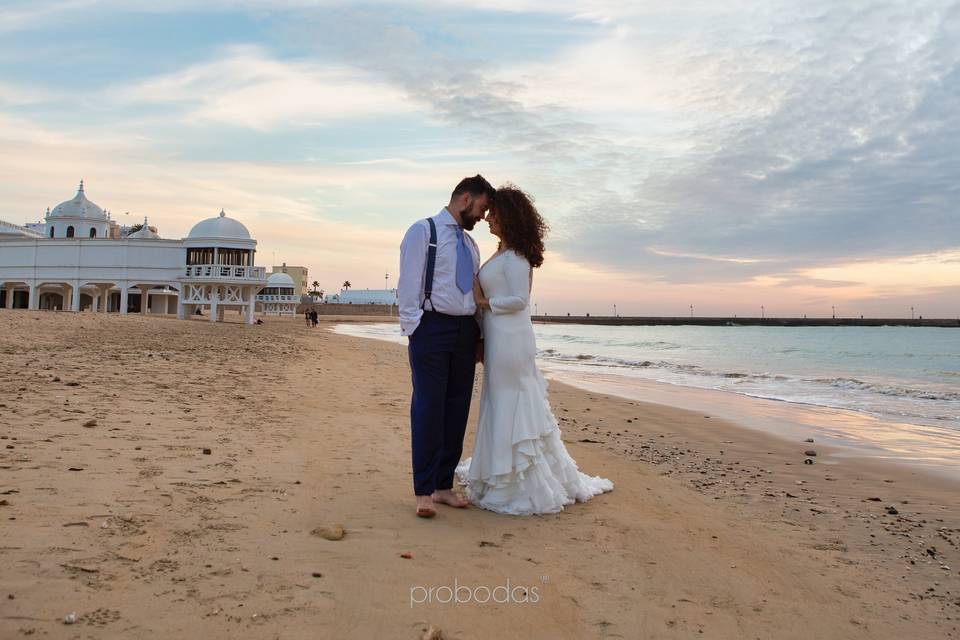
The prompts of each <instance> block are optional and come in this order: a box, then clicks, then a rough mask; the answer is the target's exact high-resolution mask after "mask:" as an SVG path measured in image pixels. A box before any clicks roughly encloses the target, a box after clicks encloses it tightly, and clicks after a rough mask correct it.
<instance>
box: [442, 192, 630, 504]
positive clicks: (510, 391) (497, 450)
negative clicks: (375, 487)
mask: <svg viewBox="0 0 960 640" xmlns="http://www.w3.org/2000/svg"><path fill="white" fill-rule="evenodd" d="M487 222H488V224H489V225H490V233H492V234H493V235H495V236H497V237H498V238H500V246H499V249H498V251H497V252H496V253H495V254H494V255H493V256H491V257H490V259H489V260H487V261H486V263H484V265H483V266H482V267H481V269H480V274H479V282H474V287H473V291H474V296H475V297H476V301H477V307H478V308H479V309H481V313H482V314H483V335H484V359H483V364H484V366H483V391H482V392H481V395H480V420H479V423H478V425H477V433H476V439H475V441H474V445H473V456H472V457H471V458H468V459H466V460H464V461H462V462H461V463H460V464H459V465H458V466H457V476H458V477H459V479H460V482H461V483H463V484H465V485H466V492H467V497H468V498H469V499H470V501H471V502H472V503H473V504H475V505H477V506H479V507H482V508H484V509H489V510H491V511H497V512H499V513H506V514H511V515H532V514H538V513H556V512H558V511H562V510H563V508H564V506H566V505H569V504H573V503H574V502H575V501H580V502H585V501H586V500H589V499H590V498H591V497H593V496H595V495H598V494H600V493H603V492H605V491H610V490H612V489H613V483H612V482H611V481H610V480H607V479H605V478H600V477H593V476H588V475H586V474H584V473H581V472H580V471H579V470H578V469H577V463H576V462H574V460H573V458H571V457H570V454H569V453H567V449H566V447H565V446H564V444H563V441H562V440H561V439H560V428H559V427H558V425H557V420H556V418H555V417H554V415H553V412H552V411H551V409H550V404H549V401H548V399H547V383H546V381H545V380H544V378H543V376H542V375H541V374H540V371H539V369H537V365H536V362H535V360H534V358H535V357H536V354H537V345H536V340H535V338H534V335H533V324H532V323H531V321H530V287H531V284H532V281H533V267H539V266H540V265H541V264H543V236H544V233H545V231H546V228H547V227H546V224H545V223H544V221H543V218H541V217H540V214H539V213H538V212H537V209H536V207H534V205H533V202H532V201H531V199H530V198H529V197H528V196H527V195H526V194H525V193H524V192H523V191H521V190H520V189H518V188H516V187H513V186H509V185H508V186H506V187H501V188H500V189H498V190H497V195H496V198H495V199H494V204H493V206H492V207H491V209H490V212H489V213H488V214H487Z"/></svg>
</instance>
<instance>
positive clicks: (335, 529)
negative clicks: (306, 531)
mask: <svg viewBox="0 0 960 640" xmlns="http://www.w3.org/2000/svg"><path fill="white" fill-rule="evenodd" d="M310 533H312V534H313V535H315V536H320V537H321V538H323V539H324V540H342V539H343V536H345V535H347V532H346V530H345V529H344V528H343V525H342V524H335V525H333V526H332V527H317V528H316V529H314V530H313V531H311V532H310Z"/></svg>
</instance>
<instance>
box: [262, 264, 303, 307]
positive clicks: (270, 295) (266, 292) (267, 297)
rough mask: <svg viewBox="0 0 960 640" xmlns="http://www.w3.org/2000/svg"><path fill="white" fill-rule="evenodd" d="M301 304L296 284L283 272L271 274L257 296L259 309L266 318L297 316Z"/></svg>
mask: <svg viewBox="0 0 960 640" xmlns="http://www.w3.org/2000/svg"><path fill="white" fill-rule="evenodd" d="M299 302H300V296H298V295H297V285H296V283H294V281H293V278H291V277H290V276H289V275H288V274H286V273H283V272H282V271H278V272H276V273H271V274H270V276H269V277H268V278H267V286H266V287H265V288H263V289H261V290H260V293H258V294H257V308H258V309H259V310H260V312H261V313H263V315H265V316H295V315H297V304H298V303H299Z"/></svg>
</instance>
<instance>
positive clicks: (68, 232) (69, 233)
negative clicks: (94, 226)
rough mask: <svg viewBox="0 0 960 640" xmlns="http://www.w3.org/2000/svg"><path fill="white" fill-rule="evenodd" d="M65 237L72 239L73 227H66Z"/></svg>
mask: <svg viewBox="0 0 960 640" xmlns="http://www.w3.org/2000/svg"><path fill="white" fill-rule="evenodd" d="M67 237H68V238H72V237H73V227H72V226H70V227H67Z"/></svg>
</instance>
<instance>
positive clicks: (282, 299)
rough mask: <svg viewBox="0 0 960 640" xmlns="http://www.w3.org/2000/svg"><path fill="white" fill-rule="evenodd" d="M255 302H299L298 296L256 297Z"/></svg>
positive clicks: (260, 295)
mask: <svg viewBox="0 0 960 640" xmlns="http://www.w3.org/2000/svg"><path fill="white" fill-rule="evenodd" d="M257 302H296V303H299V302H300V296H277V295H263V294H259V295H257Z"/></svg>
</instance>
